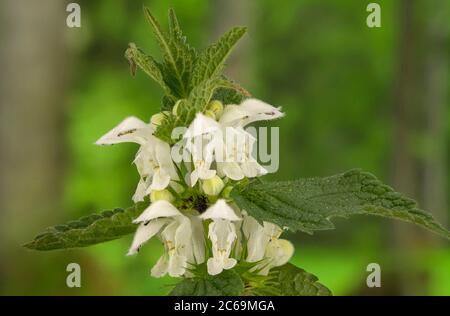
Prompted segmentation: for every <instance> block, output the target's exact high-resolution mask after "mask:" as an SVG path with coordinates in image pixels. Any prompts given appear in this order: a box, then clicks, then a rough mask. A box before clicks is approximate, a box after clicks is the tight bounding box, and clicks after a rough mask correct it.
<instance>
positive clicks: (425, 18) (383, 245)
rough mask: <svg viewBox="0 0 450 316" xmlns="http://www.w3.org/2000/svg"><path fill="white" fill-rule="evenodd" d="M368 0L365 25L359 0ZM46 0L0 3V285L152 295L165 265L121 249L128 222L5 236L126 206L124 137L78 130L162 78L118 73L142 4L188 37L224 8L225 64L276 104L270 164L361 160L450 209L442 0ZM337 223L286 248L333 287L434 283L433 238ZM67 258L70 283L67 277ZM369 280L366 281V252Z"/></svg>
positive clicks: (153, 97)
mask: <svg viewBox="0 0 450 316" xmlns="http://www.w3.org/2000/svg"><path fill="white" fill-rule="evenodd" d="M369 2H377V3H379V4H380V5H381V10H382V11H381V17H382V26H381V28H369V27H367V25H366V17H367V15H368V12H366V6H367V4H368V3H369ZM67 3H68V2H65V1H60V0H42V1H32V0H2V1H1V4H0V26H1V27H0V34H1V35H0V36H1V37H0V38H2V44H1V46H0V66H1V68H0V69H1V72H0V111H1V112H0V122H1V124H0V145H1V147H0V148H1V149H0V179H1V182H0V293H1V294H3V295H7V294H23V295H162V294H166V293H167V292H168V291H169V287H167V285H168V284H169V285H170V284H174V283H175V282H176V280H174V279H170V278H163V279H154V278H151V277H150V267H151V266H152V265H153V264H154V263H155V262H156V260H157V258H158V257H159V255H160V253H161V250H162V249H161V247H160V245H159V244H158V242H151V243H150V244H149V245H148V246H146V247H144V248H143V249H142V251H141V253H140V255H138V256H136V257H125V253H126V251H127V249H128V246H129V244H130V242H131V238H132V236H129V237H127V238H124V239H122V240H117V241H113V242H109V243H106V244H101V245H97V246H94V247H91V248H86V249H79V250H70V251H58V252H50V253H39V252H32V251H28V250H26V249H23V248H21V244H23V243H24V242H26V241H28V240H29V239H31V238H33V237H34V235H35V234H36V233H38V232H39V231H41V230H42V229H43V228H44V227H47V226H50V225H54V224H58V223H61V222H65V221H68V220H71V219H75V218H78V217H80V216H83V215H86V214H89V213H91V212H94V211H100V210H103V209H108V208H114V207H117V206H122V207H123V206H128V205H130V204H131V196H132V193H133V192H134V189H135V185H136V183H137V180H138V174H137V172H136V170H135V168H134V166H132V165H131V162H132V160H133V157H134V153H135V151H136V150H137V148H136V146H134V145H132V144H129V145H122V146H117V147H116V146H114V147H108V148H100V147H96V146H94V145H93V143H94V141H95V140H96V139H97V138H98V137H99V136H101V135H103V134H104V133H105V132H106V131H108V130H109V129H110V128H112V127H113V126H115V125H116V124H117V123H118V122H120V121H121V120H122V119H123V118H124V117H126V116H128V115H136V116H138V117H140V118H141V119H144V120H148V119H149V118H150V116H151V115H152V114H153V113H155V112H156V111H158V108H159V104H160V98H161V96H162V93H161V91H160V90H159V89H158V87H157V86H156V84H154V83H153V82H152V81H151V80H150V79H149V78H147V77H146V76H145V74H143V73H142V72H138V74H137V76H136V77H135V78H132V77H131V76H130V73H129V68H128V64H127V61H126V60H125V59H124V58H123V53H124V51H125V49H126V47H127V45H128V43H129V42H135V43H137V45H138V46H140V47H141V48H143V49H144V50H145V51H146V52H147V53H151V54H153V55H156V56H157V57H158V56H159V51H158V47H157V45H156V43H155V41H154V39H153V37H152V34H151V30H150V28H149V26H148V25H147V23H146V21H145V19H144V16H143V13H142V5H143V4H145V5H146V6H148V7H149V8H150V9H151V11H152V12H153V13H154V15H155V16H156V17H157V18H158V19H159V20H160V21H161V23H162V24H163V25H164V27H165V26H166V24H165V22H166V13H167V9H168V8H169V7H174V8H175V9H176V11H177V14H178V16H179V19H180V23H181V25H182V27H183V28H184V30H185V34H187V35H188V39H189V41H190V42H191V43H192V44H193V45H194V46H196V47H197V48H203V47H205V46H206V45H207V44H209V43H210V42H211V41H213V40H215V39H216V38H217V37H218V36H219V35H220V34H222V33H223V32H225V31H226V30H227V29H228V28H230V27H231V26H234V25H236V24H239V25H247V26H248V27H249V30H248V34H247V35H246V36H245V38H244V39H243V40H242V42H241V43H240V44H239V47H238V49H237V50H236V51H235V52H234V54H233V56H232V58H231V59H230V61H229V63H228V68H227V71H226V72H227V74H228V75H229V76H230V77H231V78H233V79H235V80H236V81H238V82H240V83H241V84H242V85H243V86H244V87H246V88H247V89H248V90H249V91H251V92H252V94H253V95H254V96H256V97H257V98H260V99H262V100H265V101H267V102H269V103H271V104H274V105H277V106H283V109H284V111H285V112H286V114H287V116H286V117H285V118H284V119H283V120H279V121H276V122H275V123H274V124H272V125H277V126H278V125H279V126H280V138H281V146H280V149H281V154H280V155H281V163H280V169H279V172H278V173H276V174H273V175H270V176H268V177H269V178H272V179H292V178H296V177H304V176H326V175H331V174H335V173H339V172H342V171H346V170H348V169H351V168H363V169H365V170H366V171H369V172H372V173H374V174H376V175H377V176H378V177H379V178H380V179H382V180H383V181H385V182H386V183H388V184H390V185H392V186H394V187H395V188H396V189H397V190H398V191H401V192H403V193H405V194H407V195H408V196H410V197H413V198H415V199H417V200H418V201H419V202H420V205H421V206H422V208H424V209H426V210H429V211H430V212H432V213H433V214H434V216H435V217H436V218H437V219H439V220H440V221H441V222H442V223H443V224H444V226H446V227H448V226H449V221H448V217H449V216H448V215H449V206H448V188H449V162H450V158H449V146H448V144H449V136H450V129H449V125H450V124H449V123H450V113H449V111H448V109H449V88H450V85H449V81H448V74H449V56H450V55H449V44H450V43H449V39H450V37H449V34H450V22H449V20H448V16H449V14H450V3H449V2H448V1H445V0H416V1H414V0H389V1H361V0H352V1H350V0H347V1H341V0H291V1H279V0H259V1H251V0H250V1H243V0H217V1H207V0H180V1H173V0H171V1H167V0H158V1H144V0H142V1H126V0H116V1H107V0H97V1H87V0H84V1H79V2H78V3H79V4H80V5H81V14H82V15H81V16H82V27H81V28H72V29H70V28H68V27H66V24H65V21H66V17H67V14H68V13H67V12H66V5H67ZM335 223H336V227H337V228H336V229H335V230H332V231H326V232H319V233H316V234H315V235H314V236H307V235H304V234H297V235H290V236H289V238H291V239H293V240H295V243H296V252H295V257H294V258H293V262H294V263H295V264H298V265H299V266H301V267H303V268H305V269H306V270H307V271H309V272H312V273H314V274H316V275H317V276H318V277H319V278H320V280H321V281H322V282H323V283H324V284H325V285H327V286H328V287H329V288H330V289H331V290H332V291H333V292H334V294H336V295H382V294H395V295H405V294H412V295H420V294H425V295H450V247H449V243H448V241H445V240H442V239H439V238H436V237H435V236H434V235H432V234H431V233H429V232H427V231H423V230H421V229H416V228H415V227H412V225H410V224H406V223H393V222H392V221H389V220H386V219H381V218H373V217H371V218H369V217H355V218H352V219H351V220H343V219H337V220H335ZM71 262H76V263H79V264H80V265H81V282H82V287H81V288H74V289H71V288H68V287H67V286H66V276H67V275H68V273H67V272H66V266H67V264H69V263H71ZM371 262H376V263H379V264H380V265H381V269H382V280H381V282H382V287H381V288H377V289H370V288H367V286H366V277H367V275H368V274H369V273H368V272H366V266H367V265H368V264H369V263H371Z"/></svg>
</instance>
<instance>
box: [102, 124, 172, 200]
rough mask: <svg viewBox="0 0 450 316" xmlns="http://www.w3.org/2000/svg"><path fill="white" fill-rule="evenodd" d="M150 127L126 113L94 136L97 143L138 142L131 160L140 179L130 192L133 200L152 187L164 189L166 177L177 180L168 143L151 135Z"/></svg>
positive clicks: (152, 188) (139, 197)
mask: <svg viewBox="0 0 450 316" xmlns="http://www.w3.org/2000/svg"><path fill="white" fill-rule="evenodd" d="M152 133H153V127H152V125H151V124H146V123H144V122H143V121H141V120H140V119H138V118H136V117H128V118H126V119H125V120H123V121H122V122H121V123H120V124H119V125H117V126H116V127H115V128H113V129H112V130H111V131H109V132H108V133H106V134H105V135H103V136H102V137H101V138H100V139H99V140H97V142H96V144H97V145H112V144H118V143H124V142H133V143H137V144H139V145H141V147H140V148H139V151H138V153H137V155H136V158H135V160H134V163H135V164H136V167H137V169H138V172H139V175H140V176H141V179H140V181H139V183H138V186H137V188H136V192H135V194H134V195H133V201H134V202H138V201H143V200H144V197H145V196H146V195H148V194H150V192H151V191H152V190H158V191H159V190H163V189H165V188H166V187H167V186H168V185H169V183H170V180H177V179H178V176H177V173H176V171H175V167H174V165H173V162H172V159H171V156H170V146H169V145H168V144H166V143H164V142H163V141H161V140H159V139H158V138H156V137H155V136H153V134H152Z"/></svg>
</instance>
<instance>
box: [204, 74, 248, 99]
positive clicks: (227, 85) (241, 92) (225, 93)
mask: <svg viewBox="0 0 450 316" xmlns="http://www.w3.org/2000/svg"><path fill="white" fill-rule="evenodd" d="M217 86H218V88H217V89H216V90H215V91H214V95H213V96H212V99H213V100H219V101H221V102H222V103H223V104H240V103H241V102H242V101H243V100H244V99H246V98H249V97H251V94H250V93H249V92H248V91H247V90H245V89H244V88H243V87H241V86H240V85H239V84H237V83H236V82H234V81H232V80H230V79H228V78H225V77H223V78H222V79H219V80H218V82H217Z"/></svg>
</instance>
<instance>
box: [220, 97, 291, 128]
mask: <svg viewBox="0 0 450 316" xmlns="http://www.w3.org/2000/svg"><path fill="white" fill-rule="evenodd" d="M283 115H284V113H283V112H281V109H280V108H275V107H273V106H272V105H270V104H268V103H265V102H263V101H261V100H258V99H246V100H244V102H242V103H241V105H239V106H238V105H227V106H226V107H225V109H224V113H223V114H222V116H221V118H220V120H219V123H221V124H222V125H225V126H241V127H243V126H246V125H248V124H250V123H253V122H256V121H262V120H273V119H277V118H280V117H282V116H283Z"/></svg>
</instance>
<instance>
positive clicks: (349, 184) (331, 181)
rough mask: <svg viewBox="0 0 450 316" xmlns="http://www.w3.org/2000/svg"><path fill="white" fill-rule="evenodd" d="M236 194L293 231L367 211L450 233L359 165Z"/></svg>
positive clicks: (259, 215) (328, 225)
mask: <svg viewBox="0 0 450 316" xmlns="http://www.w3.org/2000/svg"><path fill="white" fill-rule="evenodd" d="M232 197H233V198H234V200H235V202H236V203H237V204H238V206H239V207H240V208H241V209H245V210H246V211H247V212H248V213H249V214H250V215H252V216H254V217H255V218H256V219H258V220H260V221H268V222H273V223H275V224H277V225H279V226H281V227H288V228H289V229H291V230H293V231H297V230H301V231H304V232H307V233H312V232H313V231H315V230H324V229H332V228H334V225H333V223H332V222H331V221H330V219H331V218H333V217H338V216H339V217H345V218H346V217H349V216H350V215H355V214H366V215H377V216H384V217H389V218H395V219H400V220H404V221H407V222H411V223H414V224H417V225H419V226H422V227H425V228H428V229H429V230H431V231H433V232H435V233H437V234H439V235H441V236H443V237H446V238H450V233H449V231H448V230H446V229H445V228H443V227H442V226H441V225H439V224H438V223H437V222H436V221H435V220H434V218H433V217H432V216H431V214H429V213H427V212H425V211H422V210H420V209H418V208H417V205H416V202H414V201H413V200H411V199H408V198H406V197H404V196H402V195H401V194H400V193H397V192H395V191H394V190H393V189H392V188H390V187H388V186H386V185H384V184H382V183H381V182H380V181H379V180H378V179H377V178H375V176H373V175H372V174H370V173H366V172H362V171H360V170H351V171H348V172H346V173H343V174H338V175H335V176H331V177H326V178H311V179H300V180H296V181H282V182H266V183H252V184H250V185H247V186H245V187H242V188H240V189H239V188H238V189H235V190H233V191H232Z"/></svg>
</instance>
